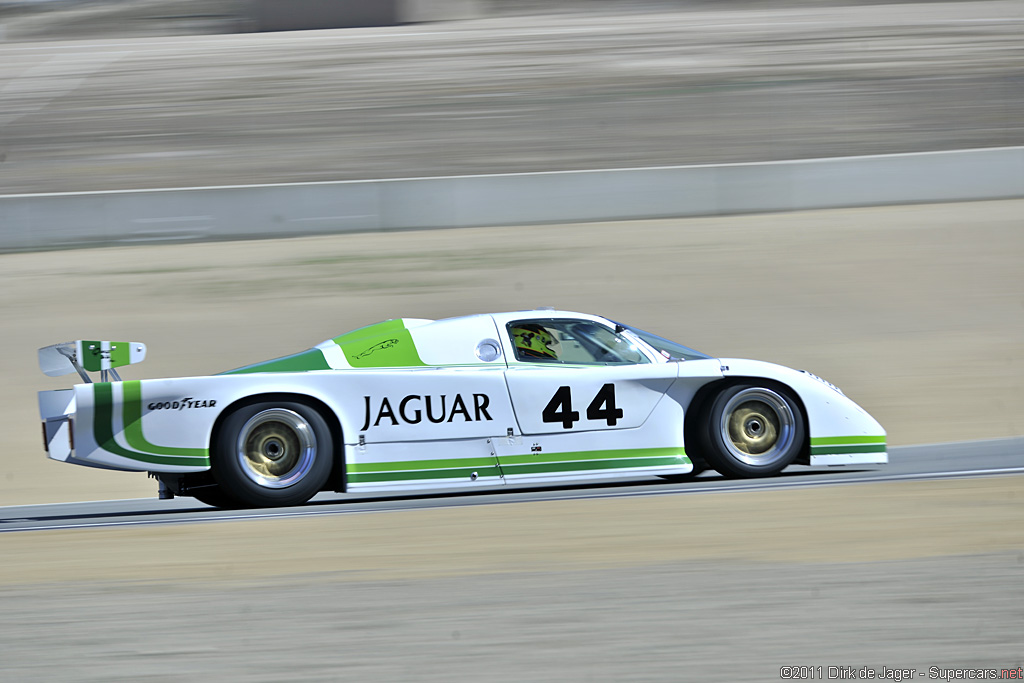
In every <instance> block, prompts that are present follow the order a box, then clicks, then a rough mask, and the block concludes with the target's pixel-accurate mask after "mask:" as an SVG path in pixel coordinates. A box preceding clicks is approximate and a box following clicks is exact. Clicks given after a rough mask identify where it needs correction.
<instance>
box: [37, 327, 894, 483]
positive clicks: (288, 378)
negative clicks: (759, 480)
mask: <svg viewBox="0 0 1024 683" xmlns="http://www.w3.org/2000/svg"><path fill="white" fill-rule="evenodd" d="M540 317H545V318H551V319H558V320H563V321H570V322H572V321H580V322H583V323H587V324H593V325H595V326H596V325H599V326H603V327H607V328H609V330H611V329H614V330H615V334H621V335H622V336H623V337H624V338H626V340H627V341H628V343H630V344H633V345H634V347H635V352H636V353H637V356H636V358H637V362H635V363H618V364H601V363H589V364H588V363H582V364H564V365H561V364H560V365H555V364H541V363H535V362H524V361H523V360H521V359H519V358H517V354H516V349H515V348H514V347H513V344H512V340H511V337H510V335H509V332H508V330H509V329H510V325H512V324H515V321H517V320H519V319H523V318H540ZM609 333H611V332H609ZM738 378H755V379H761V380H769V381H773V382H778V383H781V384H784V385H786V386H787V387H789V388H790V389H791V390H792V391H793V392H794V393H795V394H796V395H797V396H798V397H799V400H800V401H801V403H802V404H803V406H804V409H805V412H806V417H807V427H808V434H809V444H808V448H807V449H806V457H805V462H808V463H809V464H828V465H835V464H855V463H861V464H862V463H882V462H885V461H886V453H885V432H884V430H883V429H882V428H881V426H880V425H879V424H878V423H877V422H876V421H875V420H874V419H873V418H871V416H870V415H868V414H867V413H866V412H865V411H864V410H863V409H861V408H860V407H859V406H857V405H856V404H855V403H854V402H853V401H851V400H849V399H848V398H847V397H846V396H844V395H843V394H842V393H841V392H839V391H838V390H837V389H835V388H834V387H832V386H831V385H829V384H828V383H826V382H824V381H823V380H820V379H818V378H816V377H815V376H813V375H809V374H807V373H803V372H798V371H795V370H791V369H789V368H784V367H782V366H778V365H772V364H770V363H761V362H758V361H746V360H739V359H726V360H719V359H714V358H698V359H694V360H687V361H682V362H680V361H672V360H669V359H666V358H665V357H663V356H662V355H660V354H659V353H658V352H657V351H655V350H653V349H652V348H650V347H647V346H645V345H644V344H643V343H642V342H639V341H638V339H636V338H635V337H633V336H631V335H630V334H629V333H628V332H626V333H622V328H621V327H616V326H615V324H614V323H611V322H610V321H607V320H605V319H603V318H599V317H597V316H586V315H583V314H578V313H569V312H553V311H552V312H548V311H530V312H516V313H503V314H493V315H476V316H467V317H463V318H454V319H450V320H441V321H436V322H434V321H426V320H408V319H405V320H392V321H388V322H385V323H380V324H378V325H372V326H369V327H366V328H362V329H360V330H355V331H353V332H350V333H348V334H346V335H342V336H340V337H337V338H334V339H331V340H328V341H326V342H323V343H322V344H319V345H317V346H316V347H314V348H312V349H309V350H307V351H304V352H301V353H298V354H294V355H292V356H286V357H283V358H279V359H275V360H272V361H267V362H265V363H259V364H256V365H251V366H246V367H243V368H239V369H237V370H234V371H229V372H227V373H223V374H220V375H213V376H205V377H183V378H172V379H150V380H134V381H115V382H97V383H88V384H78V385H75V386H74V388H73V389H66V390H58V391H47V392H40V395H39V404H40V412H41V414H42V417H43V420H44V430H45V432H44V433H45V436H44V438H45V440H46V442H47V447H48V451H49V455H50V457H51V458H54V459H57V460H62V461H64V462H69V463H74V464H80V465H88V466H94V467H104V468H110V469H118V470H134V471H148V472H156V473H165V474H175V473H177V474H185V473H195V472H202V471H204V470H207V469H209V467H210V453H209V448H210V445H211V443H212V441H213V438H214V435H215V433H216V430H217V427H218V424H219V421H220V420H221V419H222V418H223V417H224V416H225V415H226V414H227V413H229V412H230V411H231V410H232V409H234V408H235V407H236V406H238V405H241V404H242V403H244V402H247V401H253V400H257V399H259V398H260V397H264V398H266V397H273V398H278V399H281V398H282V397H283V398H286V399H287V400H300V401H303V402H307V403H309V404H311V405H313V406H315V407H316V408H317V409H318V410H320V411H321V412H322V413H324V414H325V415H326V416H328V418H329V421H330V422H332V424H333V425H334V426H335V427H336V429H337V431H338V433H339V436H340V439H339V441H340V444H341V445H340V446H339V447H338V448H337V449H336V450H337V453H336V454H335V458H336V462H337V463H338V464H339V467H340V468H342V469H341V471H342V472H343V476H342V477H341V478H334V479H333V481H335V482H336V483H335V487H336V488H339V490H340V489H344V490H366V491H372V490H394V489H419V488H452V487H455V488H459V487H479V486H487V485H502V484H506V483H517V482H518V483H540V482H544V481H562V480H578V479H583V480H585V479H592V478H607V477H624V476H630V477H632V476H646V475H673V474H685V473H687V472H690V471H691V469H692V464H691V462H690V460H689V458H688V457H687V453H686V444H685V437H684V433H685V429H684V422H685V420H686V419H687V415H688V413H689V412H690V410H691V408H692V407H693V405H692V402H693V401H694V398H695V397H697V396H698V395H699V392H700V390H701V388H702V387H705V386H707V385H709V384H711V383H714V382H721V381H727V380H729V379H738Z"/></svg>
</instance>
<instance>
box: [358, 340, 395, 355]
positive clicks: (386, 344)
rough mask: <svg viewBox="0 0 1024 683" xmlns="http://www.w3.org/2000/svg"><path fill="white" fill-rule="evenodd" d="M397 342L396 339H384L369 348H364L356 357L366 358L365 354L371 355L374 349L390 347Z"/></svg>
mask: <svg viewBox="0 0 1024 683" xmlns="http://www.w3.org/2000/svg"><path fill="white" fill-rule="evenodd" d="M397 343H398V340H397V339H385V340H384V341H382V342H377V343H376V344H374V345H373V346H371V347H370V348H368V349H366V350H365V351H363V352H362V353H361V354H359V355H358V356H356V358H366V357H367V356H369V355H372V354H373V352H374V351H383V350H384V349H390V348H391V347H392V346H394V345H395V344H397Z"/></svg>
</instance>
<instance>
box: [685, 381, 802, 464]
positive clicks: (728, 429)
mask: <svg viewBox="0 0 1024 683" xmlns="http://www.w3.org/2000/svg"><path fill="white" fill-rule="evenodd" d="M703 418H704V419H703V420H702V422H703V427H704V429H703V434H702V436H703V438H702V441H703V450H704V456H705V457H706V458H707V461H708V465H709V466H710V467H712V468H714V469H716V470H718V472H720V473H721V474H722V475H724V476H729V477H769V476H773V475H776V474H778V473H779V472H781V471H782V470H784V469H785V468H786V467H787V466H788V465H790V464H791V463H792V462H793V461H794V460H795V459H796V457H797V455H799V453H800V449H801V448H802V447H803V443H804V435H805V431H806V430H805V427H804V415H803V412H802V411H801V409H800V404H799V403H798V402H797V400H796V399H795V398H793V396H792V395H791V394H790V393H789V391H787V390H785V389H784V388H782V387H781V386H778V387H776V386H768V385H758V384H734V385H731V386H728V387H726V388H725V389H723V390H722V391H720V392H719V393H718V394H717V395H716V396H715V397H714V398H713V399H712V400H711V401H710V403H708V404H706V412H705V414H704V416H703Z"/></svg>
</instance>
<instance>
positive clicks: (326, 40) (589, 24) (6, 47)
mask: <svg viewBox="0 0 1024 683" xmlns="http://www.w3.org/2000/svg"><path fill="white" fill-rule="evenodd" d="M187 4H188V3H183V2H181V1H178V2H171V1H170V0H168V1H167V2H149V3H115V5H114V6H117V5H120V6H122V7H135V6H145V7H148V8H150V9H149V11H150V14H151V15H153V16H157V15H160V12H159V11H158V10H159V8H161V7H164V6H167V8H166V12H165V13H164V14H165V16H163V18H162V19H159V18H153V17H150V18H149V19H148V20H147V19H146V18H145V17H134V18H132V19H131V20H129V19H126V18H122V20H116V19H115V18H112V17H110V16H108V17H107V18H106V23H104V22H103V21H99V20H98V19H97V18H96V17H95V16H93V17H92V18H91V19H89V16H91V15H89V16H87V15H85V14H83V13H84V12H87V11H90V12H93V13H95V11H97V10H96V9H95V8H96V7H103V6H108V5H109V3H86V4H84V5H81V7H79V6H78V5H69V6H68V8H67V9H65V10H63V11H59V12H42V13H32V14H30V15H22V14H10V13H7V14H0V24H4V25H5V30H4V34H5V35H6V38H7V39H6V41H5V42H0V194H14V193H35V192H50V191H81V190H114V189H127V188H150V187H180V186H200V185H227V184H248V183H264V182H293V181H319V180H344V179H365V178H387V177H414V176H433V175H452V174H455V175H460V174H474V173H492V172H530V171H543V170H569V169H593V168H613V167H636V166H657V165H680V164H697V163H717V162H740V161H763V160H777V159H796V158H815V157H831V156H847V155H860V154H876V153H889V152H911V151H930V150H942V149H958V148H970V147H991V146H1004V145H1020V144H1024V117H1022V116H1021V115H1020V112H1021V111H1024V38H1022V36H1024V3H1021V2H1020V1H1019V0H997V1H976V2H953V3H915V4H901V5H888V4H866V5H865V4H861V5H855V6H839V5H838V4H836V3H827V2H821V3H814V2H799V3H791V4H783V5H781V6H779V7H774V8H773V7H771V6H770V3H757V2H742V3H738V4H730V5H729V7H730V8H732V9H728V10H722V9H718V8H720V7H721V6H722V5H723V4H724V3H719V4H713V3H696V4H690V3H674V4H673V3H669V2H648V3H612V2H597V3H593V4H592V5H591V6H592V7H594V8H596V9H595V10H594V11H592V12H580V11H578V10H579V7H580V6H581V3H567V4H564V5H559V4H556V5H552V6H551V7H549V8H548V11H547V12H546V13H545V14H543V15H528V14H509V13H507V12H506V13H505V14H504V15H499V16H491V17H488V18H484V19H479V20H473V21H462V22H448V23H437V24H421V25H409V26H398V27H385V28H376V29H347V30H332V31H304V32H292V33H270V34H240V33H236V34H225V35H200V36H180V35H164V36H159V37H154V36H153V35H152V34H153V33H157V34H159V33H161V32H163V33H174V32H180V31H182V30H185V29H187V28H188V26H189V24H188V23H185V24H182V23H181V22H180V21H178V22H177V23H176V22H175V21H172V19H173V18H174V17H173V16H172V15H173V14H174V13H173V12H172V11H171V9H172V8H173V7H178V12H179V14H180V15H184V14H185V10H184V9H182V8H181V7H180V6H182V5H187ZM192 4H194V3H192ZM223 7H224V3H211V4H209V6H208V7H207V9H206V12H207V14H208V15H209V16H208V17H207V20H208V21H207V23H206V24H205V25H204V26H205V27H206V28H210V27H217V26H219V27H220V28H221V29H225V28H231V24H230V23H225V21H224V20H222V21H220V23H218V22H217V21H214V19H216V15H217V11H218V8H221V9H223ZM506 7H507V6H506ZM558 7H562V8H564V10H565V11H562V12H557V11H554V10H555V8H558ZM90 8H93V9H90ZM616 8H618V9H619V10H620V11H615V10H616ZM623 8H627V9H631V10H632V11H621V10H622V9H623ZM737 8H739V9H737ZM642 10H643V11H642ZM524 11H525V10H524ZM211 17H212V18H211ZM180 18H181V16H179V19H180ZM196 21H198V19H196ZM192 26H193V28H195V25H194V22H193V25H192ZM104 27H106V28H104ZM183 27H184V28H183ZM161 29H164V30H163V31H161ZM147 33H148V34H149V37H145V38H140V37H129V36H138V35H147ZM68 37H71V38H73V39H74V40H67V38H68ZM43 38H46V39H43Z"/></svg>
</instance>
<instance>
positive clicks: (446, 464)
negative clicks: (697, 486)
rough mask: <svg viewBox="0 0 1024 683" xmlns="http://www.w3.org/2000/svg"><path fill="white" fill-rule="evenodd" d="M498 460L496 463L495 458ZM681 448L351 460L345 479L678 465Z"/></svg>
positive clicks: (683, 461) (413, 478)
mask: <svg viewBox="0 0 1024 683" xmlns="http://www.w3.org/2000/svg"><path fill="white" fill-rule="evenodd" d="M499 460H500V465H499V464H498V461H499ZM689 462H690V460H689V458H687V457H686V451H685V450H684V449H682V448H632V449H621V450H604V451H579V452H573V453H535V454H527V455H508V456H503V457H500V458H494V457H480V458H449V459H437V460H408V461H392V462H378V463H352V464H349V465H348V467H347V473H348V480H349V482H351V483H354V484H366V483H381V482H393V483H398V482H403V481H416V480H427V479H469V478H470V476H471V475H472V474H473V473H474V472H475V473H476V474H477V476H481V477H488V476H489V477H496V476H501V475H524V474H555V473H559V472H564V473H566V474H568V473H573V472H586V471H598V470H610V469H632V468H641V467H678V466H679V465H684V464H689Z"/></svg>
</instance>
